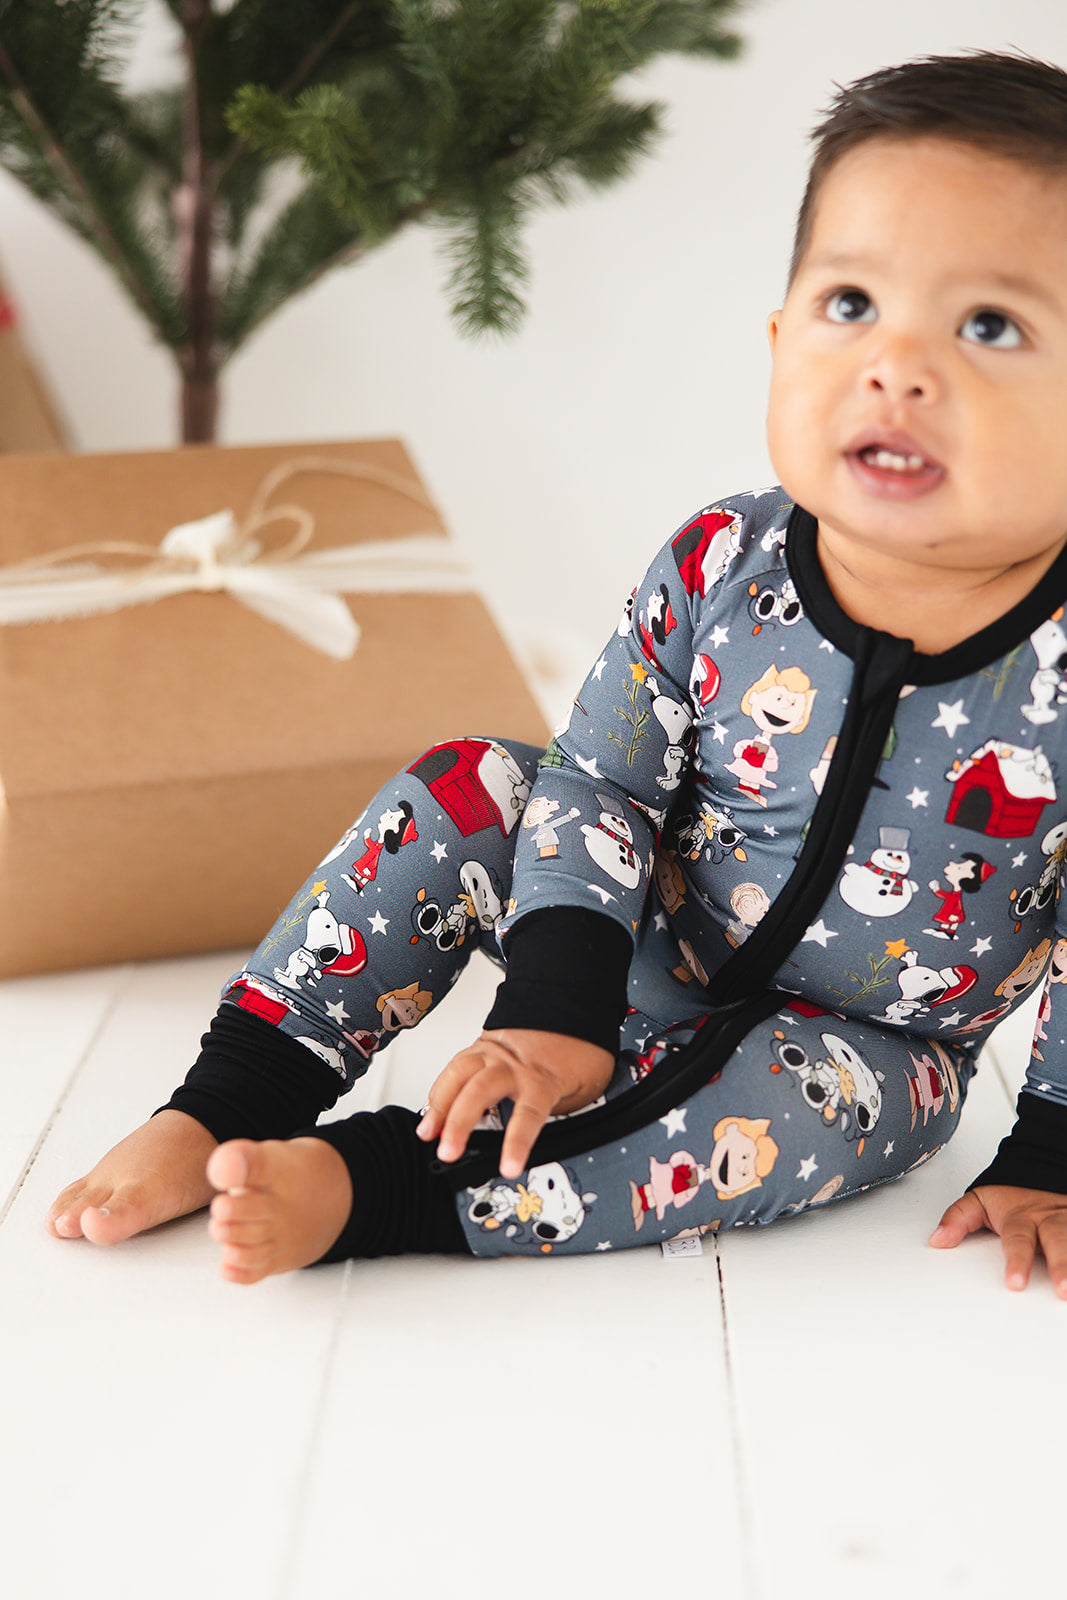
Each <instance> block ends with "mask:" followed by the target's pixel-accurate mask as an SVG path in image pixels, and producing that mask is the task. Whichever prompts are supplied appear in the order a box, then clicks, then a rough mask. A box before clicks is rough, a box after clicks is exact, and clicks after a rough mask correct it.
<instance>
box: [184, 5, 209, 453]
mask: <svg viewBox="0 0 1067 1600" xmlns="http://www.w3.org/2000/svg"><path fill="white" fill-rule="evenodd" d="M210 25H211V0H185V5H184V7H183V14H182V26H183V29H184V31H185V40H184V54H185V93H184V97H183V106H182V181H181V183H180V184H179V185H178V187H177V188H176V189H175V191H174V218H175V223H176V226H177V234H178V263H179V273H180V279H181V295H182V302H183V305H184V309H185V316H186V327H187V329H188V334H189V337H188V342H187V344H186V345H185V346H184V347H183V349H182V350H181V351H180V353H179V358H178V359H179V362H180V366H181V373H182V392H181V418H182V442H183V443H184V444H205V443H210V442H211V441H212V440H213V439H214V438H215V429H216V425H217V421H218V407H219V398H218V374H219V359H218V351H217V349H216V345H215V321H216V304H215V285H214V283H213V281H212V270H211V269H212V261H211V253H212V246H213V244H214V234H215V215H214V204H213V201H212V188H211V178H212V174H211V172H210V170H209V168H210V162H209V160H208V157H207V155H206V153H205V150H204V139H203V127H202V124H201V117H202V106H201V102H200V82H199V67H200V61H199V55H200V51H201V49H202V47H203V45H204V41H205V37H206V35H207V32H208V29H209V28H210Z"/></svg>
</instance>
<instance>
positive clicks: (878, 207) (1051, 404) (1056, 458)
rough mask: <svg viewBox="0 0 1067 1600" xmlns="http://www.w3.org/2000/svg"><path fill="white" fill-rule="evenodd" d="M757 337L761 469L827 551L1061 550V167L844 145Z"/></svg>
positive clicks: (1006, 561) (932, 562) (1012, 558)
mask: <svg viewBox="0 0 1067 1600" xmlns="http://www.w3.org/2000/svg"><path fill="white" fill-rule="evenodd" d="M769 331H770V338H771V347H772V351H773V355H774V371H773V376H772V380H771V393H770V404H769V410H768V440H769V444H770V450H771V456H772V459H773V461H774V465H775V470H776V471H777V473H778V475H779V477H780V479H781V481H782V483H783V485H784V486H785V488H786V490H787V491H788V493H789V494H790V495H791V496H792V498H794V499H795V500H797V501H799V503H800V504H801V505H803V506H804V507H805V508H806V509H807V510H808V511H810V512H812V513H813V515H814V516H816V517H817V518H818V519H819V524H820V530H821V531H823V532H824V533H826V532H828V531H832V532H833V534H834V536H835V538H836V541H837V545H838V547H839V548H847V547H849V546H852V547H856V548H857V553H858V547H859V546H862V547H864V548H865V549H866V550H869V551H870V550H876V551H878V552H880V553H881V554H883V555H885V554H888V555H892V556H896V557H899V558H901V559H904V560H907V561H909V562H916V563H918V564H919V565H920V566H929V567H938V568H942V569H954V570H958V571H960V572H961V573H963V572H984V571H989V570H991V569H993V568H999V569H1003V568H1004V567H1006V566H1008V565H1011V564H1012V563H1014V562H1016V561H1020V560H1024V559H1026V558H1028V557H1034V556H1038V555H1040V554H1041V553H1042V552H1052V551H1054V550H1055V549H1057V548H1059V547H1060V546H1061V545H1062V544H1063V542H1064V538H1065V536H1067V448H1065V445H1064V440H1065V438H1067V177H1065V176H1061V175H1059V174H1045V173H1041V172H1037V171H1034V170H1031V169H1030V168H1028V167H1026V166H1023V165H1022V164H1020V163H1018V162H1015V161H1010V160H1007V159H1005V158H1002V157H1000V156H994V155H989V154H986V153H985V152H983V151H980V150H975V149H972V148H970V147H968V146H965V145H956V144H950V143H948V142H946V141H944V140H941V139H928V138H924V139H908V140H905V141H900V142H897V141H892V140H885V139H872V140H869V141H868V142H867V143H865V144H862V145H859V146H858V147H857V148H855V149H853V150H851V151H849V152H848V154H847V155H845V156H843V157H842V158H841V160H840V161H839V162H838V163H837V165H836V166H835V167H833V168H831V170H830V172H829V173H828V175H827V177H826V179H825V181H824V184H823V187H822V190H821V193H820V195H819V199H818V202H817V206H816V211H815V218H814V226H813V228H812V232H811V238H810V241H809V244H808V248H807V251H806V252H805V255H804V257H803V259H802V260H801V263H800V265H799V268H798V271H797V274H796V276H795V278H794V280H793V283H792V285H791V286H790V290H789V293H788V295H787V297H786V302H785V306H784V308H783V309H782V310H781V311H778V312H775V313H774V314H773V315H772V317H771V319H770V324H769Z"/></svg>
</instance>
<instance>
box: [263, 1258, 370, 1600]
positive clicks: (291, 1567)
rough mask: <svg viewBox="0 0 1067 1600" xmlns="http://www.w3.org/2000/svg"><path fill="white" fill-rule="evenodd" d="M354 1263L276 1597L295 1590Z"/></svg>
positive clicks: (346, 1278) (288, 1597) (347, 1269)
mask: <svg viewBox="0 0 1067 1600" xmlns="http://www.w3.org/2000/svg"><path fill="white" fill-rule="evenodd" d="M352 1274H353V1263H352V1262H351V1261H346V1262H345V1264H344V1270H343V1273H342V1276H341V1287H340V1292H339V1294H338V1297H337V1306H336V1309H335V1312H334V1317H333V1327H332V1328H331V1329H330V1342H329V1344H328V1346H327V1348H326V1357H325V1360H324V1361H323V1364H322V1375H321V1378H320V1382H319V1392H318V1394H317V1396H316V1397H315V1403H314V1407H313V1410H312V1413H311V1421H310V1423H309V1425H308V1434H307V1445H306V1447H305V1450H304V1459H303V1462H302V1464H301V1468H300V1478H299V1481H298V1483H297V1487H296V1494H295V1496H294V1500H293V1509H292V1515H291V1517H290V1520H289V1532H288V1536H287V1538H286V1541H285V1549H284V1550H283V1552H282V1559H281V1561H280V1563H279V1573H278V1588H277V1597H276V1600H292V1597H293V1596H294V1595H295V1593H296V1589H295V1585H296V1582H297V1578H298V1575H299V1569H300V1552H301V1546H302V1543H303V1531H304V1526H305V1523H306V1521H307V1511H308V1505H309V1502H310V1497H311V1480H312V1477H313V1474H314V1464H315V1455H316V1451H317V1449H318V1443H319V1438H320V1436H321V1433H322V1424H323V1419H324V1417H325V1414H326V1403H327V1396H328V1395H329V1392H330V1385H331V1382H332V1379H333V1369H334V1366H335V1364H336V1361H337V1351H338V1348H339V1346H340V1343H341V1331H342V1329H343V1327H344V1324H345V1312H346V1310H347V1307H348V1292H349V1286H350V1284H351V1282H352Z"/></svg>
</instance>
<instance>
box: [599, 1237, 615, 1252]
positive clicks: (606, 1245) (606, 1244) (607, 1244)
mask: <svg viewBox="0 0 1067 1600" xmlns="http://www.w3.org/2000/svg"><path fill="white" fill-rule="evenodd" d="M611 1248H612V1244H611V1240H610V1239H601V1241H600V1243H599V1244H598V1245H597V1249H598V1250H610V1249H611Z"/></svg>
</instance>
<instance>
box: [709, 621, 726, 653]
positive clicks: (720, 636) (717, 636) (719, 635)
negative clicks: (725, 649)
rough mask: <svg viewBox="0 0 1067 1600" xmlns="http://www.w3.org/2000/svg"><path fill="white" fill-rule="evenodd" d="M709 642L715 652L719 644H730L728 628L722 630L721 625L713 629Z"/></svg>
mask: <svg viewBox="0 0 1067 1600" xmlns="http://www.w3.org/2000/svg"><path fill="white" fill-rule="evenodd" d="M711 642H712V645H713V647H714V648H715V649H716V650H717V649H718V648H719V646H720V645H721V644H729V642H730V630H729V628H724V627H722V626H721V624H720V625H718V626H717V627H714V628H713V629H712V630H711Z"/></svg>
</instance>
